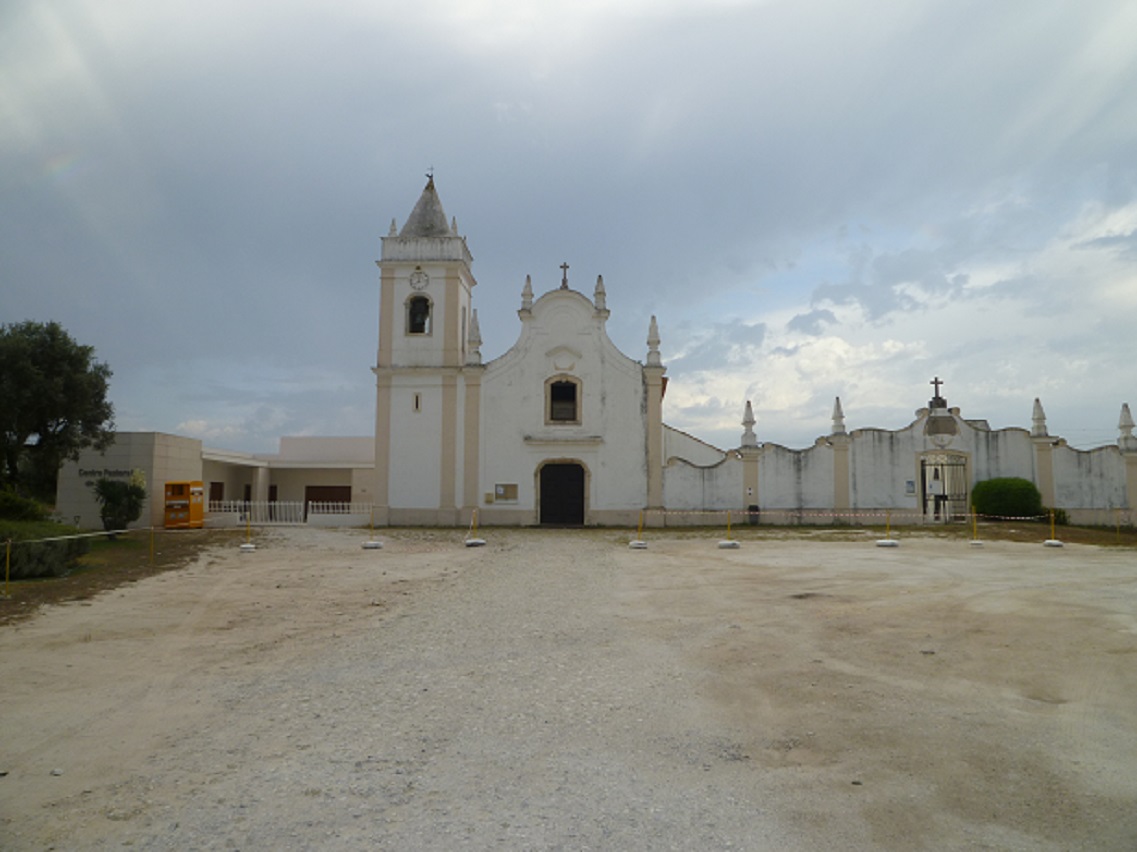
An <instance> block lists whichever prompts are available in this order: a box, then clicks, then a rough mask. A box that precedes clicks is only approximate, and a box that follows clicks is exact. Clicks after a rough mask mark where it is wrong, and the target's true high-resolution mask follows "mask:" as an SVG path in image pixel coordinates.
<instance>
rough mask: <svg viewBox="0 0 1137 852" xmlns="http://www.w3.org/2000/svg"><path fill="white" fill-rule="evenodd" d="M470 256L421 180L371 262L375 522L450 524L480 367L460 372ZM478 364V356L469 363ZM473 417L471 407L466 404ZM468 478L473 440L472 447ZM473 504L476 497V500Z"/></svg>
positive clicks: (457, 503) (460, 493)
mask: <svg viewBox="0 0 1137 852" xmlns="http://www.w3.org/2000/svg"><path fill="white" fill-rule="evenodd" d="M472 263H473V257H472V255H471V254H470V250H469V248H468V247H467V245H466V239H465V237H462V236H460V235H459V234H458V229H457V222H456V221H454V220H451V221H450V222H447V220H446V213H445V212H444V211H443V209H442V201H441V200H440V199H439V197H438V192H437V191H436V190H435V187H434V176H433V175H428V177H427V183H426V187H425V188H424V189H423V191H422V195H421V196H419V199H418V202H417V203H416V204H415V206H414V209H413V210H412V211H411V214H410V216H409V217H408V218H407V221H406V223H405V224H404V225H403V227H402V229H401V230H400V229H398V228H397V226H396V223H395V222H394V221H392V222H391V229H390V232H389V233H388V234H387V236H385V237H383V249H382V256H381V259H380V260H379V261H377V264H378V266H379V270H380V284H379V348H378V353H377V356H376V363H375V367H374V368H373V372H374V373H375V379H376V404H375V477H376V482H375V492H374V493H375V501H376V521H377V522H380V523H384V524H387V523H396V524H397V523H408V524H420V523H422V524H449V523H456V522H457V521H458V516H459V514H460V509H461V507H462V506H463V505H464V504H465V502H466V494H467V492H468V491H469V492H470V493H472V494H474V495H476V493H477V492H476V487H475V488H473V490H472V491H471V490H470V489H469V488H467V486H466V483H465V479H466V477H465V476H464V472H465V468H466V466H467V464H468V463H470V462H471V458H470V452H468V451H467V447H468V446H469V445H470V443H471V442H470V440H468V436H469V434H470V433H473V435H474V437H475V438H476V435H477V431H478V424H477V423H476V422H473V423H467V422H466V421H467V418H468V413H469V411H470V408H471V404H470V403H471V400H468V399H467V395H468V391H467V379H469V378H471V377H472V374H473V373H476V374H477V376H476V378H474V381H473V383H474V384H475V392H476V385H477V379H480V375H481V367H480V365H477V364H471V365H469V366H467V361H473V360H475V359H474V358H472V357H471V355H473V354H474V352H475V348H474V347H471V346H470V345H469V340H470V327H471V322H472V313H471V299H472V293H473V289H474V287H475V286H476V285H477V282H476V281H475V280H474V276H473V273H472V272H471V271H470V266H471V264H472ZM477 360H480V357H479V358H478V359H477ZM473 410H474V412H475V413H476V410H477V406H476V405H475V406H473ZM472 452H473V456H474V458H473V461H474V462H475V467H474V469H473V473H474V475H475V478H476V454H477V443H476V440H475V441H474V442H473V448H472ZM475 499H476V498H475Z"/></svg>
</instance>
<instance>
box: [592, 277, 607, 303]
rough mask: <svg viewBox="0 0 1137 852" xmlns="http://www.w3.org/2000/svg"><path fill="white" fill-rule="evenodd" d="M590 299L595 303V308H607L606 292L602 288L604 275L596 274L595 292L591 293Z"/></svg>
mask: <svg viewBox="0 0 1137 852" xmlns="http://www.w3.org/2000/svg"><path fill="white" fill-rule="evenodd" d="M592 301H594V302H595V303H596V310H598V311H606V310H608V294H607V292H606V291H605V289H604V276H603V275H597V276H596V292H595V293H593V295H592Z"/></svg>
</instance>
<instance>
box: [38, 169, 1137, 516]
mask: <svg viewBox="0 0 1137 852" xmlns="http://www.w3.org/2000/svg"><path fill="white" fill-rule="evenodd" d="M472 264H473V258H472V255H471V253H470V251H469V248H468V246H467V244H466V240H465V238H464V237H462V236H460V235H459V234H458V231H457V225H456V223H455V222H454V221H453V220H450V221H448V220H447V218H446V215H445V212H444V211H443V207H442V203H441V201H440V199H439V196H438V193H437V191H436V189H435V186H434V181H433V178H431V179H430V180H429V181H428V183H427V185H426V187H425V188H424V190H423V192H422V194H421V196H420V197H419V199H418V202H417V203H416V204H415V206H414V208H413V210H412V211H411V214H410V216H409V217H408V218H407V220H406V222H405V223H404V224H403V226H402V227H401V228H399V227H397V224H396V223H395V222H392V224H391V228H390V231H389V233H388V235H387V236H386V237H384V238H383V240H382V251H381V257H380V259H379V261H378V266H379V270H380V276H379V339H378V348H377V353H376V360H375V363H374V366H373V367H372V371H373V373H374V376H375V434H374V437H373V438H370V437H368V438H318V437H304V438H282V439H281V452H280V453H279V454H275V455H251V454H243V453H233V452H226V451H222V450H211V449H208V448H203V447H202V446H201V443H200V442H199V441H196V440H194V439H191V438H184V437H179V436H172V435H157V434H156V433H128V434H125V435H123V436H122V440H121V442H120V443H119V445H118V449H117V450H116V448H115V447H112V448H111V449H110V450H108V451H107V454H106V455H100V454H95V453H90V452H88V453H85V454H84V455H83V456H82V457H81V458H80V459H79V461H77V462H73V463H69V464H68V465H65V466H64V468H63V470H61V472H60V477H59V499H58V506H57V511H58V512H59V513H60V514H61V515H62V516H63V517H64V518H66V519H68V520H71V519H72V518H80V519H81V521H80V522H81V523H82V524H83V525H86V526H97V525H98V514H97V507H95V504H94V502H93V499H92V498H91V496H90V493H89V491H90V489H89V487H88V485H89V482H90V479H91V477H92V476H94V475H95V474H97V473H99V471H107V470H110V471H113V472H115V475H127V474H128V473H129V471H130V470H131V469H133V468H141V469H142V470H143V471H144V472H146V473H147V474H148V481H149V482H150V486H151V493H152V494H161V491H162V487H163V485H164V482H165V481H168V480H186V479H188V480H201V481H203V482H204V484H205V488H206V490H207V493H208V495H209V499H210V503H211V504H212V505H213V506H214V508H215V509H216V510H217V511H216V512H215V513H214V514H215V516H217V517H218V519H220V517H221V516H222V515H226V514H227V515H233V514H234V504H241V503H246V504H252V503H266V502H267V503H268V504H270V505H271V504H272V503H273V502H275V501H280V502H284V501H289V502H297V503H300V504H302V505H304V506H308V505H314V504H315V503H316V502H328V501H336V502H339V503H343V504H344V505H345V506H350V507H351V509H350V511H346V510H345V511H344V512H343V513H342V514H341V517H343V518H344V519H350V520H352V521H355V522H358V521H359V520H360V519H361V517H369V518H372V519H373V521H374V523H376V524H378V525H439V526H460V525H465V524H468V523H469V522H470V521H471V518H472V516H473V513H474V512H475V511H476V512H477V515H478V521H479V523H482V524H487V525H493V524H500V525H535V524H555V525H574V526H575V525H589V526H590V525H623V526H630V525H635V524H636V523H637V522H638V520H639V518H640V517H641V516H642V518H643V520H644V522H645V523H646V524H648V525H653V526H660V525H668V526H670V525H689V524H707V523H711V524H717V523H721V516H722V515H723V514H724V513H725V512H728V511H730V512H734V513H736V517H738V518H739V520H743V519H745V520H746V521H748V522H751V523H755V522H757V523H829V522H834V521H836V522H864V521H867V520H870V519H871V518H872V517H873V516H874V515H877V516H879V515H881V514H884V513H896V516H897V520H898V521H899V520H900V519H901V518H903V519H904V520H906V521H908V522H910V521H911V520H913V519H915V520H926V521H937V520H939V521H943V520H948V519H951V518H960V517H963V516H964V515H966V513H967V512H968V511H969V506H970V502H969V500H970V492H971V488H972V486H973V485H974V484H975V483H977V482H980V481H983V480H986V479H991V478H995V477H1008V476H1014V477H1022V478H1025V479H1029V480H1031V481H1033V482H1034V483H1035V484H1036V485H1037V486H1038V488H1039V490H1040V491H1041V493H1042V496H1043V502H1044V504H1045V505H1047V506H1050V507H1053V508H1058V509H1063V510H1065V511H1066V513H1067V514H1068V516H1069V517H1070V520H1071V521H1072V522H1075V523H1093V524H1111V525H1112V524H1114V523H1119V522H1120V523H1125V524H1133V523H1134V522H1135V521H1137V512H1135V511H1134V509H1135V507H1137V437H1134V435H1133V428H1134V422H1133V418H1132V417H1131V416H1130V412H1129V408H1128V406H1127V405H1122V406H1121V414H1120V418H1119V421H1118V424H1117V428H1118V439H1117V442H1116V443H1114V444H1110V445H1106V446H1102V447H1098V448H1096V449H1093V450H1088V451H1087V450H1078V449H1074V448H1072V447H1070V446H1068V445H1067V443H1066V441H1065V440H1063V439H1062V438H1060V437H1056V436H1051V435H1049V434H1048V431H1047V427H1046V417H1045V413H1044V412H1043V409H1042V406H1041V404H1040V403H1039V401H1038V400H1035V401H1034V406H1033V412H1032V417H1031V426H1030V428H1029V429H1026V428H1007V429H991V428H990V427H989V426H988V424H987V423H986V422H985V421H984V420H981V419H970V418H965V417H963V416H962V414H961V413H960V411H959V409H958V408H952V407H949V406H948V404H947V401H946V400H945V399H944V397H943V396H941V394H940V389H939V384H940V383H939V381H938V379H937V380H936V381H935V382H934V384H935V393H934V395H933V397H932V399H931V400H930V401H929V402H928V404H927V406H926V407H923V408H920V409H918V410H917V411H916V416H915V419H914V420H913V421H912V422H911V423H909V424H908V425H907V426H905V427H903V428H900V429H897V430H886V429H877V428H861V429H853V430H851V431H849V430H847V429H846V425H845V415H844V412H843V411H842V409H841V403H840V400H837V401H836V402H835V405H834V411H833V425H832V428H831V430H830V433H829V434H827V435H823V436H820V437H819V438H817V440H816V441H815V442H814V444H813V445H812V446H810V447H807V448H805V449H790V448H787V447H784V446H781V445H779V444H776V443H772V442H769V441H760V440H759V438H758V435H757V434H756V433H755V431H754V426H755V421H754V417H753V414H752V413H751V405H750V403H749V402H748V401H743V400H740V401H739V408H740V414H741V415H742V426H743V431H742V433H741V437H740V441H739V445H738V446H737V447H735V448H731V449H725V450H724V449H718V448H715V447H712V446H710V445H709V444H707V443H704V442H702V441H700V440H698V439H697V438H695V437H692V436H690V435H688V434H686V433H685V432H683V431H681V430H678V429H675V428H672V427H670V426H668V425H667V424H666V423H664V420H663V415H664V401H665V395H666V389H667V376H666V372H667V369H666V366H665V364H664V362H663V360H662V355H661V350H660V335H659V330H658V328H657V324H656V320H655V318H654V317H652V319H651V323H650V326H649V328H648V329H646V350H645V353H644V358H643V360H642V361H641V360H637V359H635V358H633V357H630V356H628V355H626V354H624V353H622V352H621V351H620V350H619V349H618V348H617V347H616V346H615V345H614V344H613V343H612V341H611V340H610V339H609V337H608V334H607V332H606V322H607V320H608V316H609V312H608V307H607V294H606V292H605V288H604V282H603V280H602V279H601V278H598V279H597V280H596V283H595V286H594V287H593V288H591V289H592V292H591V295H586V294H585V293H583V292H579V291H577V290H575V289H572V288H570V286H569V279H568V275H567V266H565V267H563V274H562V280H561V283H560V286H559V287H556V288H555V289H552V290H550V291H548V292H545V293H543V294H541V295H540V296H535V294H534V292H533V288H532V284H531V282H530V280H529V279H528V278H527V279H526V282H525V285H524V288H523V289H522V291H521V293H520V301H519V308H518V312H517V313H518V317H519V321H520V334H519V336H518V339H517V341H516V342H515V343H514V344H513V346H512V347H511V348H510V349H509V350H508V351H506V352H505V353H504V354H503V355H501V356H500V357H498V358H495V359H493V360H491V361H489V362H483V359H482V354H481V347H482V340H481V334H480V330H479V324H478V317H477V310H476V307H475V290H476V287H477V281H476V280H475V278H474V275H473V272H472ZM116 454H117V455H116ZM119 456H121V458H119ZM223 510H224V511H223ZM641 513H642V515H641ZM304 516H305V517H307V516H308V512H307V510H306V509H305V511H304ZM160 518H161V506H160V505H158V504H157V501H155V500H152V501H151V505H150V508H149V516H144V518H143V519H142V521H140V523H141V524H142V525H148V524H149V523H155V524H157V523H158V522H159V520H160Z"/></svg>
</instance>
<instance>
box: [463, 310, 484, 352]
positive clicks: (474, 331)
mask: <svg viewBox="0 0 1137 852" xmlns="http://www.w3.org/2000/svg"><path fill="white" fill-rule="evenodd" d="M466 338H467V340H466V342H467V343H468V344H469V347H470V350H469V352H468V353H467V355H466V363H467V364H480V363H482V330H481V328H480V327H479V326H478V309H477V308H474V309H473V310H471V311H470V331H469V333H468V334H467V335H466Z"/></svg>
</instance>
